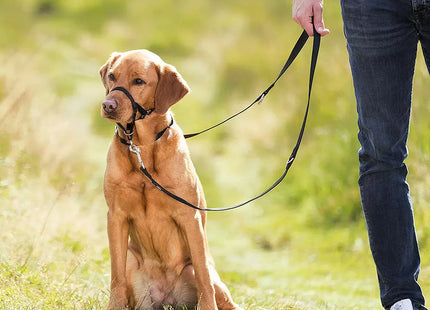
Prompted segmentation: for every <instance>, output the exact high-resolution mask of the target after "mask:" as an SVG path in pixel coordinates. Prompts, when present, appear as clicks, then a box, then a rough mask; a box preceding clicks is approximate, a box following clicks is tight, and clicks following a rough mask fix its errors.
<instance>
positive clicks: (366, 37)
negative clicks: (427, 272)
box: [341, 0, 430, 309]
mask: <svg viewBox="0 0 430 310" xmlns="http://www.w3.org/2000/svg"><path fill="white" fill-rule="evenodd" d="M341 7H342V16H343V21H344V31H345V37H346V39H347V46H348V52H349V60H350V65H351V71H352V76H353V81H354V89H355V96H356V99H357V111H358V126H359V134H358V138H359V141H360V143H361V148H360V150H359V161H360V177H359V182H358V183H359V185H360V193H361V202H362V206H363V211H364V216H365V219H366V224H367V230H368V235H369V242H370V248H371V251H372V255H373V258H374V261H375V264H376V269H377V274H378V280H379V287H380V295H381V301H382V305H383V306H384V307H385V308H387V309H389V307H390V306H391V305H392V304H394V303H395V302H397V301H398V300H401V299H405V298H410V299H411V300H412V302H413V304H414V307H415V308H416V309H425V308H424V297H423V294H422V292H421V288H420V286H419V285H418V283H417V279H418V273H419V270H420V255H419V249H418V243H417V238H416V234H415V228H414V217H413V211H412V204H411V199H410V196H409V186H408V184H407V183H406V175H407V168H406V165H405V163H404V160H405V159H406V157H407V155H408V149H407V147H406V142H407V137H408V133H409V119H410V111H411V94H412V79H413V75H414V66H415V59H416V54H417V44H418V41H420V43H421V46H422V49H423V52H424V57H425V60H426V64H427V68H428V69H429V72H430V0H341Z"/></svg>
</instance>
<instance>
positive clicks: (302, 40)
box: [130, 29, 321, 211]
mask: <svg viewBox="0 0 430 310" xmlns="http://www.w3.org/2000/svg"><path fill="white" fill-rule="evenodd" d="M307 39H308V35H307V34H306V32H303V33H302V35H301V36H300V38H299V40H298V42H297V43H296V46H295V47H294V49H293V52H292V56H291V55H290V57H289V59H288V60H287V62H286V63H285V65H284V67H283V68H282V70H281V72H280V73H279V75H278V77H277V78H276V80H275V81H274V82H273V83H272V84H271V85H270V86H269V87H268V88H267V89H266V90H265V91H264V92H263V93H262V94H261V95H260V96H259V97H258V98H257V99H256V100H255V101H254V102H253V103H252V104H251V105H250V106H248V107H247V108H245V109H244V110H243V111H246V110H247V109H249V108H250V107H251V106H252V105H253V104H254V103H256V102H258V101H261V100H262V98H264V96H265V95H266V94H267V93H268V92H269V91H270V89H272V87H273V86H274V85H275V84H276V82H277V81H278V80H279V78H280V77H281V76H282V75H283V74H284V73H285V71H286V70H287V69H288V67H289V66H290V65H291V63H292V61H293V60H294V58H295V57H296V56H297V54H298V53H299V52H300V50H301V49H302V47H303V45H304V43H305V42H306V40H307ZM320 41H321V36H320V34H318V33H317V32H316V31H315V29H314V40H313V48H312V58H311V66H310V73H309V88H308V99H307V105H306V111H305V115H304V117H303V122H302V126H301V128H300V133H299V136H298V138H297V142H296V145H295V146H294V149H293V151H292V152H291V155H290V157H289V159H288V161H287V163H286V166H285V170H284V172H283V174H282V175H281V176H280V177H279V178H278V179H277V180H276V181H275V182H274V183H273V184H272V185H271V186H270V187H269V188H268V189H266V190H265V191H264V192H262V193H261V194H259V195H257V196H255V197H253V198H251V199H249V200H247V201H245V202H242V203H240V204H237V205H235V206H231V207H224V208H200V207H198V206H196V205H194V204H192V203H190V202H188V201H187V200H185V199H184V198H182V197H179V196H177V195H175V194H173V193H172V192H170V191H168V190H167V189H166V188H164V187H163V186H161V185H160V184H159V183H158V182H157V181H156V180H155V179H154V178H153V177H152V175H151V174H150V173H149V171H148V170H147V169H146V168H145V166H144V164H143V161H142V159H141V157H140V149H139V148H138V147H137V146H136V147H135V148H134V147H132V146H130V150H131V151H132V152H133V153H135V154H136V155H137V157H138V160H139V163H140V170H141V171H142V172H143V173H144V174H145V175H146V177H147V178H148V179H149V180H150V181H151V182H152V184H153V185H154V186H155V187H156V188H158V189H159V190H161V191H162V192H164V193H165V194H166V195H168V196H170V197H171V198H173V199H175V200H176V201H178V202H181V203H183V204H185V205H187V206H189V207H191V208H193V209H196V210H200V211H228V210H233V209H237V208H240V207H242V206H244V205H246V204H248V203H250V202H252V201H254V200H256V199H258V198H260V197H262V196H264V195H266V194H267V193H268V192H270V191H271V190H272V189H274V188H275V187H276V186H278V184H279V183H281V182H282V180H283V179H284V178H285V176H286V175H287V173H288V170H289V169H290V167H291V166H292V164H293V162H294V160H295V159H296V156H297V152H298V150H299V147H300V144H301V142H302V138H303V134H304V131H305V127H306V121H307V118H308V113H309V106H310V100H311V91H312V84H313V79H314V74H315V68H316V64H317V59H318V52H319V47H320ZM299 42H300V44H299ZM300 45H301V46H300ZM296 47H297V49H296ZM290 58H291V60H290ZM243 111H241V112H240V113H242V112H243ZM240 113H237V114H235V115H233V116H232V117H230V118H228V119H227V120H229V119H231V118H233V117H235V116H237V115H239V114H240ZM227 120H225V121H224V122H222V123H225V122H226V121H227ZM222 123H220V124H217V125H216V126H219V125H221V124H222ZM216 126H215V127H216ZM211 128H214V126H212V127H211ZM211 128H209V129H206V130H204V131H202V132H200V133H203V132H205V131H208V130H210V129H211ZM200 133H197V134H200ZM197 134H194V135H197ZM191 136H193V135H191ZM191 136H190V137H191ZM132 149H133V150H132ZM136 149H137V150H136Z"/></svg>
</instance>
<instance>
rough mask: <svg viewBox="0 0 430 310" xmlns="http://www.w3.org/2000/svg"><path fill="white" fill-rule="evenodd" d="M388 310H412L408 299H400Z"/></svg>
mask: <svg viewBox="0 0 430 310" xmlns="http://www.w3.org/2000/svg"><path fill="white" fill-rule="evenodd" d="M390 310H414V308H413V307H412V302H411V300H410V299H402V300H400V301H398V302H396V303H395V304H394V305H392V306H391V308H390Z"/></svg>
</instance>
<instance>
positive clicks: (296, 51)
mask: <svg viewBox="0 0 430 310" xmlns="http://www.w3.org/2000/svg"><path fill="white" fill-rule="evenodd" d="M314 32H315V33H316V31H314ZM308 37H309V36H308V34H307V33H306V31H303V32H302V34H301V35H300V37H299V38H298V39H297V42H296V44H295V45H294V47H293V49H292V50H291V53H290V55H289V56H288V59H287V61H286V62H285V64H284V66H283V67H282V69H281V72H279V74H278V76H277V77H276V79H275V81H273V83H272V84H270V86H269V87H267V89H266V90H265V91H263V92H262V93H261V95H260V96H258V97H257V99H255V100H254V101H253V102H252V103H251V104H249V105H248V106H247V107H245V108H244V109H242V110H240V111H239V112H237V113H235V114H233V115H232V116H230V117H228V118H226V119H225V120H223V121H221V122H219V123H217V124H215V125H213V126H210V127H208V128H206V129H204V130H201V131H198V132H195V133H191V134H185V135H184V137H185V139H188V138H192V137H195V136H198V135H200V134H202V133H205V132H207V131H209V130H212V129H214V128H216V127H218V126H220V125H222V124H224V123H226V122H228V121H229V120H231V119H233V118H235V117H236V116H239V115H240V114H242V113H243V112H245V111H246V110H248V109H249V108H251V107H252V106H253V105H254V104H256V103H261V102H263V99H264V97H266V95H267V94H268V93H269V92H270V90H271V89H272V88H273V87H274V86H275V84H276V82H278V80H279V79H280V78H281V76H282V75H284V73H285V71H287V69H288V68H289V67H290V65H291V64H292V63H293V61H294V59H296V57H297V55H298V54H299V53H300V51H301V50H302V48H303V46H304V45H305V43H306V41H307V40H308Z"/></svg>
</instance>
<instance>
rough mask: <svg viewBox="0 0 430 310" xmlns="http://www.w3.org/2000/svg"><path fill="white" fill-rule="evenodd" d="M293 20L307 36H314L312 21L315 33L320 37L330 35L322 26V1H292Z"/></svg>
mask: <svg viewBox="0 0 430 310" xmlns="http://www.w3.org/2000/svg"><path fill="white" fill-rule="evenodd" d="M293 19H294V21H295V22H296V23H297V24H299V25H300V26H301V27H302V28H303V30H305V31H306V33H307V34H308V35H309V36H313V34H314V28H313V25H312V19H313V23H314V24H315V29H316V31H317V32H318V33H319V34H320V35H321V36H325V35H327V34H329V33H330V30H328V29H326V28H325V26H324V20H323V1H322V0H294V1H293Z"/></svg>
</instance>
